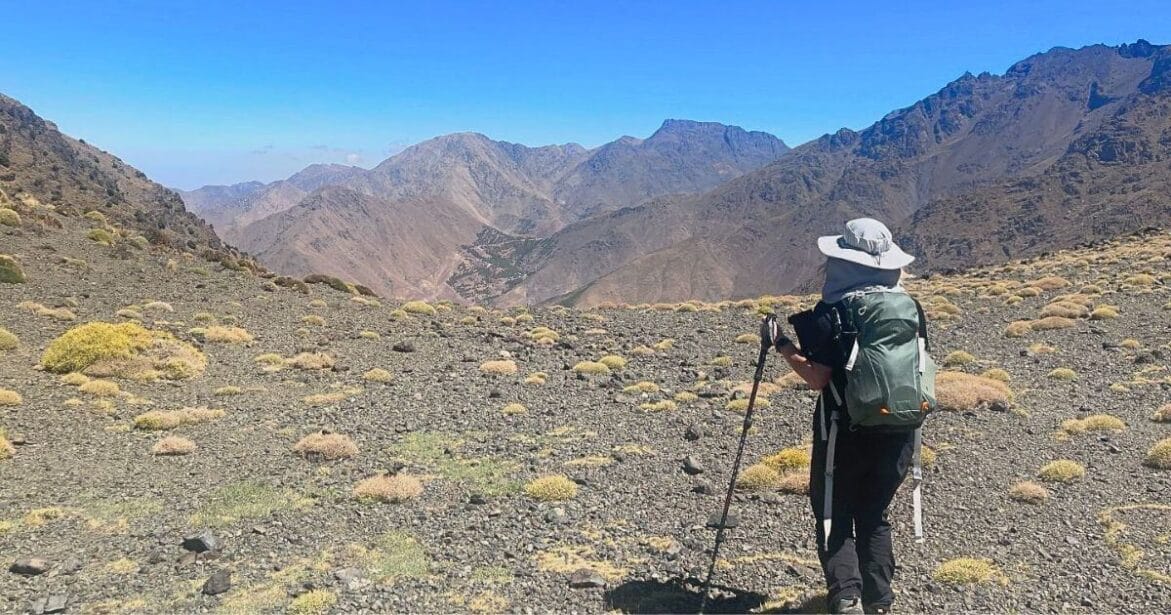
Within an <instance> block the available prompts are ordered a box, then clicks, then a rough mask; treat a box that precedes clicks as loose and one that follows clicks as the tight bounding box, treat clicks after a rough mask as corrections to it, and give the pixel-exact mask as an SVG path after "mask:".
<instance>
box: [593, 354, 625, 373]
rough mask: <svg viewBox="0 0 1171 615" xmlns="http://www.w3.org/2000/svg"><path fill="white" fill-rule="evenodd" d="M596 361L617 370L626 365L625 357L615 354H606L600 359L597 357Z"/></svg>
mask: <svg viewBox="0 0 1171 615" xmlns="http://www.w3.org/2000/svg"><path fill="white" fill-rule="evenodd" d="M598 363H601V364H602V365H605V366H606V367H608V368H610V369H611V370H614V371H618V370H621V369H622V368H624V367H626V359H624V358H622V357H620V356H618V355H616V354H608V355H606V356H604V357H602V358H601V359H598Z"/></svg>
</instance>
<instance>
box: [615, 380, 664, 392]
mask: <svg viewBox="0 0 1171 615" xmlns="http://www.w3.org/2000/svg"><path fill="white" fill-rule="evenodd" d="M622 392H623V393H626V394H627V395H635V394H638V393H658V392H659V385H657V384H655V383H653V382H647V381H646V380H643V381H641V382H636V383H634V384H632V385H629V386H626V387H623V388H622Z"/></svg>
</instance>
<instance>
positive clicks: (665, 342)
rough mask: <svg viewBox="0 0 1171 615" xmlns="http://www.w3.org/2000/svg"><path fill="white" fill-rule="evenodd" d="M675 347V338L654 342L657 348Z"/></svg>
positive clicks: (667, 348)
mask: <svg viewBox="0 0 1171 615" xmlns="http://www.w3.org/2000/svg"><path fill="white" fill-rule="evenodd" d="M674 347H675V340H673V339H671V338H667V339H665V340H661V341H659V342H656V343H655V344H654V349H655V350H670V349H672V348H674Z"/></svg>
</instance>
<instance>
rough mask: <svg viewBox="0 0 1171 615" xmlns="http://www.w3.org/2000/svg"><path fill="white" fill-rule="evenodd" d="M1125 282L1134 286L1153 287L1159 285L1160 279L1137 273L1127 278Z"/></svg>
mask: <svg viewBox="0 0 1171 615" xmlns="http://www.w3.org/2000/svg"><path fill="white" fill-rule="evenodd" d="M1124 281H1125V282H1126V283H1127V284H1130V285H1133V286H1152V285H1154V284H1158V283H1159V278H1156V277H1155V276H1153V275H1151V274H1149V273H1136V274H1134V275H1132V276H1129V277H1127V278H1126V279H1125V280H1124Z"/></svg>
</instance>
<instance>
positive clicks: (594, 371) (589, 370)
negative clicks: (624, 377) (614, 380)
mask: <svg viewBox="0 0 1171 615" xmlns="http://www.w3.org/2000/svg"><path fill="white" fill-rule="evenodd" d="M573 371H574V373H577V374H586V375H589V376H609V375H610V368H609V367H607V366H606V364H605V363H599V362H597V361H581V362H579V363H578V364H577V365H574V366H573Z"/></svg>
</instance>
